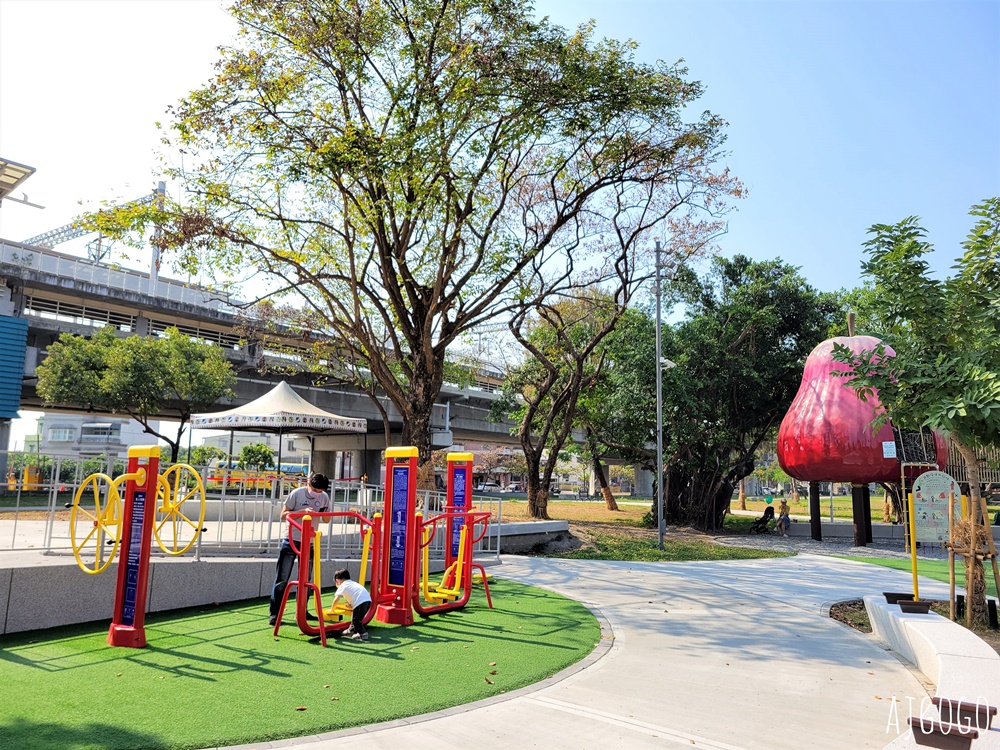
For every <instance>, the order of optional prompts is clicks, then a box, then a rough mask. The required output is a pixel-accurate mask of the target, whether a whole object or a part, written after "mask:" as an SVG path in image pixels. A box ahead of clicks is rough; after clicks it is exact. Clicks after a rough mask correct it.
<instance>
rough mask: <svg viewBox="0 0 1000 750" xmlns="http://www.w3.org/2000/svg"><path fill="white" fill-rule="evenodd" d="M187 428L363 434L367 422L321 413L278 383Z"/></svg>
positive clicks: (196, 419) (196, 416)
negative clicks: (253, 398) (254, 396)
mask: <svg viewBox="0 0 1000 750" xmlns="http://www.w3.org/2000/svg"><path fill="white" fill-rule="evenodd" d="M191 426H192V427H194V428H197V429H201V430H257V431H260V432H289V433H300V434H302V433H317V432H367V431H368V422H367V421H366V420H364V419H351V418H349V417H341V416H338V415H336V414H331V413H330V412H328V411H323V410H322V409H320V408H319V407H318V406H314V405H313V404H310V403H309V402H308V401H306V400H305V399H304V398H302V396H300V395H299V394H298V393H296V392H295V391H294V390H292V387H291V386H290V385H288V383H286V382H285V381H281V382H280V383H278V384H277V385H276V386H274V388H272V389H271V390H270V391H268V392H267V393H265V394H264V395H263V396H261V397H260V398H258V399H256V400H254V401H251V402H250V403H249V404H244V405H243V406H237V407H236V408H235V409H229V410H227V411H219V412H214V413H211V414H194V415H193V416H192V417H191Z"/></svg>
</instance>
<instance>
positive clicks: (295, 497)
mask: <svg viewBox="0 0 1000 750" xmlns="http://www.w3.org/2000/svg"><path fill="white" fill-rule="evenodd" d="M285 508H286V509H287V510H288V512H289V513H294V512H296V511H301V510H312V511H315V512H317V513H325V512H326V511H328V510H330V496H329V495H327V494H326V493H325V492H313V491H312V490H311V489H309V488H308V487H296V488H295V489H294V490H292V491H291V492H289V493H288V497H286V498H285ZM300 536H301V534H300V532H299V530H298V529H297V528H294V527H292V538H293V539H295V541H297V542H298V541H301V540H300V538H299V537H300Z"/></svg>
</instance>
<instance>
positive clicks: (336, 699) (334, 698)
mask: <svg viewBox="0 0 1000 750" xmlns="http://www.w3.org/2000/svg"><path fill="white" fill-rule="evenodd" d="M330 700H332V701H339V700H340V698H338V697H337V696H336V695H335V696H333V697H332V698H331V699H330Z"/></svg>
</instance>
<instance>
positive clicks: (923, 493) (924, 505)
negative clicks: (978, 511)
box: [913, 471, 961, 544]
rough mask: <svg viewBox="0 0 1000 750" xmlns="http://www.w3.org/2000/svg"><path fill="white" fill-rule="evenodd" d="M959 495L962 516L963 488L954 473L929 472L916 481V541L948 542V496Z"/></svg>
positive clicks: (956, 512) (957, 515)
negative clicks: (952, 474) (953, 475)
mask: <svg viewBox="0 0 1000 750" xmlns="http://www.w3.org/2000/svg"><path fill="white" fill-rule="evenodd" d="M952 494H953V495H954V496H955V506H954V515H955V520H956V521H958V520H959V519H960V517H961V502H960V500H959V498H960V496H961V489H960V488H959V486H958V482H956V481H955V479H954V477H952V476H951V475H950V474H946V473H945V472H943V471H927V472H924V473H923V474H921V475H920V476H919V477H917V479H916V481H915V482H914V483H913V519H914V522H915V528H916V533H915V536H916V540H917V541H918V542H927V543H928V544H944V543H945V542H947V541H948V496H949V495H952Z"/></svg>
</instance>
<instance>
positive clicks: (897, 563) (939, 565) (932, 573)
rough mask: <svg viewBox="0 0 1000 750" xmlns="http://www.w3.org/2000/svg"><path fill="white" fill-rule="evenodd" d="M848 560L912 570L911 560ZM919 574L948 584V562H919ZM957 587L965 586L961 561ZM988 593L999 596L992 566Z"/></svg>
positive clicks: (987, 575) (989, 572)
mask: <svg viewBox="0 0 1000 750" xmlns="http://www.w3.org/2000/svg"><path fill="white" fill-rule="evenodd" d="M848 559H850V560H857V561H859V562H866V563H871V564H873V565H882V566H884V567H886V568H895V569H896V570H906V571H909V570H910V561H909V559H899V558H892V559H886V558H882V557H849V558H848ZM917 572H918V573H919V574H920V575H922V576H927V577H928V578H932V579H934V580H935V581H942V582H944V583H948V561H947V560H918V561H917ZM955 585H956V586H957V587H959V588H961V587H963V586H965V568H964V567H963V565H962V561H961V560H960V559H956V560H955ZM986 593H987V594H988V595H990V596H996V595H997V587H996V584H995V583H994V581H993V568H992V566H991V565H987V566H986Z"/></svg>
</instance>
